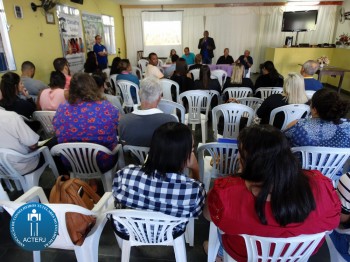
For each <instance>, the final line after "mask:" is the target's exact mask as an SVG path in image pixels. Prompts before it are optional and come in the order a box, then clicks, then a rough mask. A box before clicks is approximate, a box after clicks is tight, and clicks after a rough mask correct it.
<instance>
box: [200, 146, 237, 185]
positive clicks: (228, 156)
mask: <svg viewBox="0 0 350 262" xmlns="http://www.w3.org/2000/svg"><path fill="white" fill-rule="evenodd" d="M197 152H198V165H199V174H200V178H201V181H203V184H204V186H205V190H206V191H207V192H208V191H209V187H210V181H211V179H212V178H217V177H223V176H228V175H232V174H234V172H235V167H236V162H237V154H238V147H237V144H234V143H218V142H213V143H207V144H198V149H197Z"/></svg>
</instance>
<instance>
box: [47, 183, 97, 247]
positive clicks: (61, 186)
mask: <svg viewBox="0 0 350 262" xmlns="http://www.w3.org/2000/svg"><path fill="white" fill-rule="evenodd" d="M65 179H67V180H65ZM64 180H65V181H64ZM99 200H100V196H99V195H97V194H96V193H95V192H94V190H93V189H92V188H91V187H90V186H89V185H88V184H87V183H85V182H84V181H82V180H80V179H78V178H71V179H70V178H69V177H68V176H59V177H58V178H57V181H56V184H55V185H54V186H53V188H52V189H51V192H50V200H49V202H50V203H57V204H60V203H63V204H74V205H78V206H82V207H84V208H86V209H89V210H91V209H92V208H93V207H94V204H96V203H97V202H98V201H99ZM95 224H96V217H95V216H88V215H83V214H79V213H74V212H67V213H66V225H67V230H68V233H69V236H70V238H71V240H72V242H73V244H74V245H77V246H81V245H82V244H83V243H84V240H85V237H86V236H87V234H89V232H90V230H91V229H92V228H93V226H94V225H95Z"/></svg>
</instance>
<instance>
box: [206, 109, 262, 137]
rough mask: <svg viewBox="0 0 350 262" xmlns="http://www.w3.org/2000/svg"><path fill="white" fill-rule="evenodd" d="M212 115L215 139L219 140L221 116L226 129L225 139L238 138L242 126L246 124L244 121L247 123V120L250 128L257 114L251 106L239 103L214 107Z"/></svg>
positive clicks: (224, 130) (224, 131)
mask: <svg viewBox="0 0 350 262" xmlns="http://www.w3.org/2000/svg"><path fill="white" fill-rule="evenodd" d="M212 115H213V117H212V121H213V131H214V139H216V140H217V137H218V124H219V117H220V116H221V115H223V117H224V129H223V134H222V136H223V137H224V138H237V137H238V133H239V128H240V124H241V125H242V124H244V123H243V122H242V121H245V119H246V121H247V124H246V126H250V125H251V123H252V121H253V117H254V115H255V112H254V110H253V109H252V108H251V107H249V106H246V105H242V104H237V103H228V104H222V105H218V106H216V107H214V108H213V109H212Z"/></svg>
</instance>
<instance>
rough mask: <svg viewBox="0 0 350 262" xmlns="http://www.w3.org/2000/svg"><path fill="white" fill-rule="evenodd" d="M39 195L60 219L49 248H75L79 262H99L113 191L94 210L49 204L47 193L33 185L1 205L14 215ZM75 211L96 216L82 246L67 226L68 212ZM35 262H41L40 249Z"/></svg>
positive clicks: (35, 252) (0, 203)
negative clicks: (107, 212) (99, 251)
mask: <svg viewBox="0 0 350 262" xmlns="http://www.w3.org/2000/svg"><path fill="white" fill-rule="evenodd" d="M35 197H39V199H40V202H41V203H42V204H45V205H46V206H48V207H49V208H51V209H52V211H53V212H54V213H55V215H56V217H57V220H58V225H59V227H58V234H57V237H56V239H55V241H54V242H53V243H52V244H51V245H50V247H49V248H59V249H66V250H74V252H75V256H76V258H77V261H78V262H97V261H98V245H99V240H100V236H101V233H102V230H103V228H104V226H105V223H106V221H107V219H106V215H105V213H104V212H105V211H107V210H110V209H112V208H113V198H112V193H111V192H106V193H105V194H104V195H103V197H102V198H101V199H100V201H99V202H98V203H97V204H96V205H95V206H94V208H93V209H92V210H88V209H86V208H83V207H81V206H77V205H72V204H49V201H48V200H47V198H46V196H45V193H44V191H43V189H42V188H41V187H37V186H35V187H33V188H31V189H30V190H29V191H28V192H26V193H24V194H23V195H22V196H21V197H19V198H17V199H16V200H15V201H0V205H1V206H3V207H4V209H5V210H6V211H7V212H8V213H9V214H10V215H11V216H12V215H13V214H14V212H15V211H16V210H17V209H18V208H20V207H21V206H22V205H24V204H26V203H27V202H29V201H31V200H32V199H33V198H35ZM68 212H74V213H81V214H84V215H93V216H96V218H97V219H96V224H95V225H94V227H93V228H92V229H91V231H90V232H89V234H88V235H87V236H86V238H85V240H84V243H83V244H82V245H81V246H76V245H74V244H73V242H72V240H71V239H70V236H69V233H68V230H67V226H66V213H68ZM33 260H34V262H40V251H34V252H33Z"/></svg>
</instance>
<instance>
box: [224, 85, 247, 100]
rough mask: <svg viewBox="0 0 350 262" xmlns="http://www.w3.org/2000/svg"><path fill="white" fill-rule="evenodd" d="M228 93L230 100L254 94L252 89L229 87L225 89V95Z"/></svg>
mask: <svg viewBox="0 0 350 262" xmlns="http://www.w3.org/2000/svg"><path fill="white" fill-rule="evenodd" d="M225 93H227V94H228V98H236V99H237V98H245V97H248V96H250V95H251V94H253V90H252V89H251V88H250V87H228V88H225V90H224V92H223V94H225Z"/></svg>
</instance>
